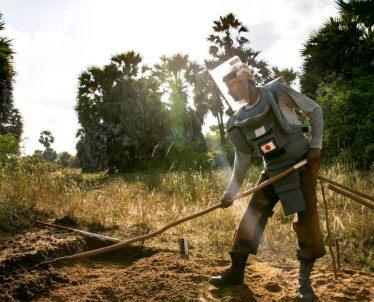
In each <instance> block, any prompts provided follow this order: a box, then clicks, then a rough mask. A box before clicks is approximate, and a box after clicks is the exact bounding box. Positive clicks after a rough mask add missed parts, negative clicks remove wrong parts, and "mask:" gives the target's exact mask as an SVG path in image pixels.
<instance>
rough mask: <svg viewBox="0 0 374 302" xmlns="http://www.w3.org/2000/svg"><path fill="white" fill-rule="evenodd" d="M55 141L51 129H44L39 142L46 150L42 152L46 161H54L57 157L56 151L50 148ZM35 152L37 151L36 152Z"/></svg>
mask: <svg viewBox="0 0 374 302" xmlns="http://www.w3.org/2000/svg"><path fill="white" fill-rule="evenodd" d="M54 141H55V138H54V137H53V135H52V132H51V131H47V130H44V131H42V132H40V137H39V143H41V144H42V145H43V146H44V147H45V150H44V152H43V154H42V156H43V159H44V160H45V161H49V162H53V161H54V160H55V159H56V158H57V153H56V151H54V150H53V148H50V146H51V144H52V143H53V142H54ZM34 154H35V153H34Z"/></svg>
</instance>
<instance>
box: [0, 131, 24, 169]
mask: <svg viewBox="0 0 374 302" xmlns="http://www.w3.org/2000/svg"><path fill="white" fill-rule="evenodd" d="M19 154H20V150H19V142H18V140H17V138H16V137H15V136H14V135H13V134H11V133H8V134H4V135H0V162H1V163H3V164H4V163H5V162H6V161H7V160H8V157H11V156H14V155H15V156H18V155H19Z"/></svg>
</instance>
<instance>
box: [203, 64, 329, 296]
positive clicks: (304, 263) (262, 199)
mask: <svg viewBox="0 0 374 302" xmlns="http://www.w3.org/2000/svg"><path fill="white" fill-rule="evenodd" d="M211 75H212V77H213V78H214V80H215V82H216V83H217V85H218V86H219V88H220V90H221V92H222V93H223V95H224V96H225V98H226V100H227V101H228V103H229V104H230V106H231V107H232V109H233V110H237V111H236V113H235V114H234V116H232V117H231V118H230V119H229V121H228V122H227V132H228V135H229V138H230V140H231V142H232V143H233V144H234V145H235V163H234V170H233V174H232V178H231V181H230V184H229V185H228V188H227V190H226V192H225V194H224V195H223V196H222V198H221V202H222V203H223V207H229V206H231V205H232V201H231V198H232V197H233V196H234V195H236V194H237V193H238V191H239V189H240V187H241V185H242V183H243V181H244V178H245V176H246V174H247V171H248V167H249V162H250V157H251V153H252V152H255V151H256V152H257V153H259V154H261V155H262V156H263V159H264V164H265V169H264V171H263V172H262V173H261V175H260V178H259V180H258V183H257V184H260V183H262V182H264V181H266V180H267V179H269V178H270V177H273V176H275V175H277V174H279V173H281V172H283V171H285V170H287V169H288V168H289V167H291V166H293V165H295V164H296V163H297V162H300V161H301V160H303V159H305V158H307V162H308V165H304V166H302V167H301V168H299V169H298V170H296V171H294V172H292V173H290V174H288V175H286V176H285V177H283V178H281V179H280V180H277V181H276V182H274V183H273V184H270V185H268V186H266V187H265V188H263V189H262V190H260V191H257V192H256V193H254V194H253V195H252V197H251V198H250V201H249V205H248V207H247V209H246V211H245V213H244V215H243V217H242V220H241V222H240V225H239V228H238V232H237V234H236V237H235V241H234V244H233V246H232V248H231V252H230V256H231V259H232V266H231V267H230V268H229V269H228V270H226V271H225V272H223V273H222V274H221V275H220V276H215V277H211V278H210V280H209V283H211V284H213V285H215V286H224V285H234V284H241V283H243V280H244V270H245V264H246V261H247V258H248V255H249V254H254V255H256V254H257V249H258V246H259V243H260V239H261V237H262V234H263V231H264V229H265V226H266V223H267V220H268V218H269V217H271V216H272V214H273V208H274V206H275V205H276V203H277V202H278V201H279V200H280V201H281V203H282V206H283V210H284V213H285V215H291V214H294V213H297V217H295V221H294V223H293V229H294V231H295V232H296V234H297V238H298V243H299V247H300V248H299V249H298V250H297V251H296V257H297V260H299V262H300V271H299V277H298V288H299V298H300V300H301V301H313V300H314V299H316V296H315V294H314V292H313V288H312V286H311V282H310V278H309V277H310V274H311V271H312V269H313V265H314V262H315V260H316V259H318V258H320V257H322V256H324V255H325V253H326V251H325V248H324V244H323V241H322V235H321V231H320V227H319V218H318V212H317V198H316V185H317V174H318V171H319V161H320V154H321V149H322V131H323V116H322V109H321V108H320V107H319V106H318V105H317V104H316V103H315V102H313V101H312V100H311V99H309V98H308V97H306V96H304V95H302V94H300V93H298V92H296V91H295V90H293V89H292V88H290V87H289V86H287V85H283V84H279V79H276V80H274V81H272V82H271V83H269V84H267V85H264V86H262V87H257V86H256V85H255V83H254V79H253V73H252V71H251V70H250V69H249V68H248V66H246V65H245V64H243V63H241V62H240V60H239V58H238V57H234V58H232V59H230V60H228V61H227V62H225V63H223V64H221V65H220V66H219V67H217V68H216V69H214V70H213V71H212V72H211ZM294 108H296V109H299V110H301V111H302V112H303V114H304V115H305V116H306V117H307V118H308V120H309V124H310V127H311V139H310V141H309V140H308V138H307V137H306V136H305V135H304V134H303V133H302V132H303V131H302V130H303V127H302V126H301V124H300V122H299V120H298V118H297V116H296V113H295V111H294Z"/></svg>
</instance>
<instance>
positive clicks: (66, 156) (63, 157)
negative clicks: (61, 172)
mask: <svg viewBox="0 0 374 302" xmlns="http://www.w3.org/2000/svg"><path fill="white" fill-rule="evenodd" d="M71 157H72V156H71V154H70V153H69V152H66V151H64V152H61V153H60V154H58V155H57V158H58V161H59V163H60V164H61V165H62V166H63V167H67V166H68V165H69V160H70V158H71Z"/></svg>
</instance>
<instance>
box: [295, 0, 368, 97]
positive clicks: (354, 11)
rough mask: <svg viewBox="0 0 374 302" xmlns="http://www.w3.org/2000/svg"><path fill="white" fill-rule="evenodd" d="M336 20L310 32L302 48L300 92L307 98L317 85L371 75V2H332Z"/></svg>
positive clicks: (353, 0)
mask: <svg viewBox="0 0 374 302" xmlns="http://www.w3.org/2000/svg"><path fill="white" fill-rule="evenodd" d="M336 4H337V5H338V8H339V17H337V18H332V17H331V18H330V19H328V20H326V21H325V23H324V25H323V26H322V27H321V28H320V29H318V30H314V31H312V33H311V34H310V37H309V38H308V39H307V41H306V42H305V43H304V44H303V46H304V48H303V49H302V50H301V54H302V56H303V60H304V61H303V66H302V68H303V74H302V77H301V79H300V84H301V91H302V93H304V94H309V95H311V96H313V95H315V94H316V92H317V88H318V85H319V84H320V83H323V82H325V81H333V80H335V79H337V78H339V77H345V78H347V79H351V78H352V77H355V75H357V74H359V73H361V74H370V73H372V72H373V71H374V35H373V25H374V1H373V0H368V1H361V0H350V1H349V2H345V1H343V0H338V1H336Z"/></svg>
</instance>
